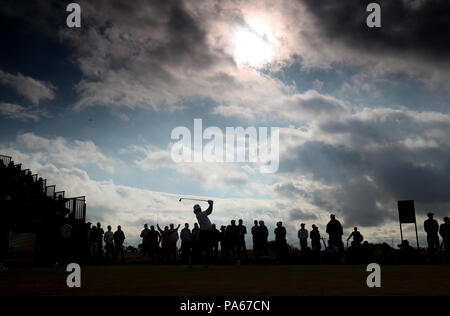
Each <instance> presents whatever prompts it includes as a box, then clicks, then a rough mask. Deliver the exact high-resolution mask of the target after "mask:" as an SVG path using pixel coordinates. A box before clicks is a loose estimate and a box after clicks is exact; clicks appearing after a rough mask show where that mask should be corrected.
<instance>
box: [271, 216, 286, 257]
mask: <svg viewBox="0 0 450 316" xmlns="http://www.w3.org/2000/svg"><path fill="white" fill-rule="evenodd" d="M274 233H275V250H276V259H277V262H279V263H281V262H282V261H284V254H285V251H286V248H287V241H286V228H284V227H283V223H282V222H278V223H277V227H276V228H275V230H274Z"/></svg>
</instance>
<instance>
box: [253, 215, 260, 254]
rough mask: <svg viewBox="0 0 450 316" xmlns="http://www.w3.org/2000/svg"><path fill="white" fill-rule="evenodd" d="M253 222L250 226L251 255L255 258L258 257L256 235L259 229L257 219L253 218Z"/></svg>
mask: <svg viewBox="0 0 450 316" xmlns="http://www.w3.org/2000/svg"><path fill="white" fill-rule="evenodd" d="M253 224H255V225H253V226H252V241H253V257H254V258H255V259H256V258H258V257H259V254H258V241H257V235H258V229H259V226H258V221H257V220H256V219H255V220H254V221H253Z"/></svg>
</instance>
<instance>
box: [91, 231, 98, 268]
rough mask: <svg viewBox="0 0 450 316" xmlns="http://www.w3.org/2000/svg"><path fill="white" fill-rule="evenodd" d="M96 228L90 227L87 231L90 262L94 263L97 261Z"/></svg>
mask: <svg viewBox="0 0 450 316" xmlns="http://www.w3.org/2000/svg"><path fill="white" fill-rule="evenodd" d="M97 236H98V235H97V226H92V227H91V230H90V231H89V252H90V258H91V260H90V262H91V263H94V262H96V260H97V259H98V242H97V238H98V237H97Z"/></svg>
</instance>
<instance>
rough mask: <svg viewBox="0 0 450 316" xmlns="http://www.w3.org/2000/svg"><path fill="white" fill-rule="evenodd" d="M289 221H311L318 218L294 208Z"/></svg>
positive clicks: (290, 212)
mask: <svg viewBox="0 0 450 316" xmlns="http://www.w3.org/2000/svg"><path fill="white" fill-rule="evenodd" d="M289 219H290V220H294V221H297V220H300V221H311V220H316V219H317V216H316V215H314V214H311V213H305V212H303V211H302V210H301V209H298V208H294V209H292V210H290V211H289Z"/></svg>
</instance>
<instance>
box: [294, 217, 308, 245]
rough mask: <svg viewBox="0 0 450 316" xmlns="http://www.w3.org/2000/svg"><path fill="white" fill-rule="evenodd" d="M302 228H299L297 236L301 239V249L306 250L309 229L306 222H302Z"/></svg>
mask: <svg viewBox="0 0 450 316" xmlns="http://www.w3.org/2000/svg"><path fill="white" fill-rule="evenodd" d="M300 227H301V228H300V229H299V230H298V233H297V236H298V239H299V240H300V249H301V250H302V252H305V251H306V249H307V248H308V230H307V229H306V228H305V224H303V223H302V224H300Z"/></svg>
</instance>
